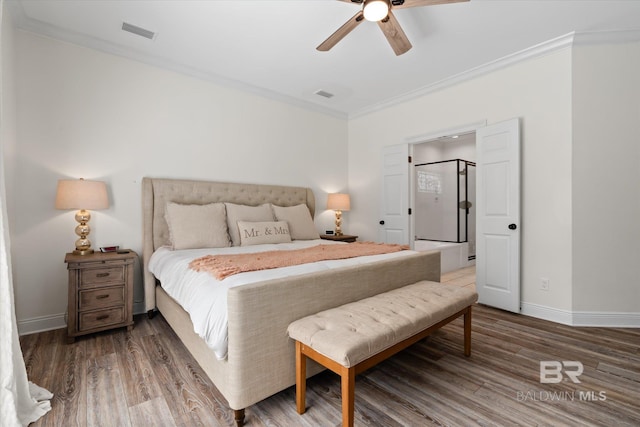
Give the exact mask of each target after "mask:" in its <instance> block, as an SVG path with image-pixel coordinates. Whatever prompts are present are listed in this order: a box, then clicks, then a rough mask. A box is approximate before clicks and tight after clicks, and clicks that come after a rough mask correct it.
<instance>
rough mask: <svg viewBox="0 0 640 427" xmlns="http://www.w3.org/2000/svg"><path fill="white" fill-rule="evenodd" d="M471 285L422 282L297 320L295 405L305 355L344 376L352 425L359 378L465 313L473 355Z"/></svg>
mask: <svg viewBox="0 0 640 427" xmlns="http://www.w3.org/2000/svg"><path fill="white" fill-rule="evenodd" d="M477 299H478V294H477V293H476V292H475V291H474V290H472V289H468V288H461V287H457V286H453V285H445V284H442V283H437V282H429V281H421V282H418V283H414V284H412V285H408V286H405V287H402V288H398V289H394V290H392V291H389V292H385V293H382V294H378V295H375V296H373V297H370V298H365V299H363V300H360V301H356V302H353V303H349V304H345V305H343V306H340V307H336V308H333V309H330V310H326V311H322V312H320V313H317V314H315V315H311V316H307V317H305V318H302V319H299V320H296V321H295V322H293V323H291V324H290V325H289V328H288V332H289V336H290V337H291V338H292V339H294V340H295V342H296V405H297V410H298V413H299V414H303V413H304V412H305V410H306V407H305V393H306V370H307V368H306V366H307V360H306V358H307V357H308V358H310V359H312V360H315V361H316V362H318V363H319V364H321V365H322V366H324V367H325V368H328V369H330V370H331V371H333V372H335V373H337V374H338V375H340V376H341V384H342V385H341V388H342V425H343V426H353V420H354V415H353V412H354V398H355V376H356V375H357V374H359V373H361V372H363V371H365V370H366V369H369V368H371V367H372V366H374V365H376V364H377V363H379V362H381V361H383V360H384V359H387V358H388V357H390V356H392V355H394V354H395V353H397V352H399V351H400V350H403V349H405V348H406V347H408V346H410V345H412V344H414V343H416V342H418V341H420V340H421V339H423V338H424V337H426V336H427V335H429V334H430V333H431V332H433V331H434V330H436V329H438V328H440V327H441V326H444V325H445V324H447V323H449V322H451V321H452V320H454V319H456V318H458V317H459V316H461V315H464V354H465V356H469V355H470V354H471V305H472V304H473V303H475V302H476V301H477Z"/></svg>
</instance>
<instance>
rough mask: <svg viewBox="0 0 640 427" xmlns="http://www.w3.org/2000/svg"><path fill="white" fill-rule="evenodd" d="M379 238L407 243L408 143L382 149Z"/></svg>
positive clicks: (385, 240)
mask: <svg viewBox="0 0 640 427" xmlns="http://www.w3.org/2000/svg"><path fill="white" fill-rule="evenodd" d="M380 204H381V206H380V231H379V233H378V234H379V240H380V241H381V242H385V243H397V244H401V245H408V244H409V144H400V145H393V146H390V147H384V149H383V150H382V196H381V202H380Z"/></svg>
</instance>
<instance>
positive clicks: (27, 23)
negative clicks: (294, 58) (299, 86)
mask: <svg viewBox="0 0 640 427" xmlns="http://www.w3.org/2000/svg"><path fill="white" fill-rule="evenodd" d="M4 4H5V5H6V6H7V9H8V11H9V12H10V14H11V16H12V17H13V20H14V22H15V24H16V27H17V28H18V29H20V30H23V31H28V32H32V33H35V34H37V35H41V36H45V37H49V38H52V39H55V40H61V41H65V42H68V43H71V44H74V45H80V46H88V47H90V48H93V49H96V50H98V51H101V52H104V53H109V54H113V55H117V56H122V57H125V58H127V59H131V60H134V61H137V62H141V63H145V64H148V65H152V66H155V67H158V68H163V69H166V70H170V71H174V72H177V73H180V74H184V75H188V76H191V77H195V78H198V79H200V80H205V81H209V82H211V83H214V84H217V85H220V86H223V87H228V88H232V89H236V90H240V91H244V92H249V93H252V94H254V95H257V96H260V97H263V98H266V99H271V100H275V101H279V102H283V103H286V104H289V105H293V106H297V107H299V108H303V109H307V110H311V111H314V112H317V113H320V114H325V115H328V116H331V117H335V118H338V119H342V120H350V119H355V118H358V117H361V116H365V115H367V114H371V113H374V112H377V111H380V110H383V109H386V108H389V107H393V106H396V105H399V104H402V103H405V102H407V101H411V100H414V99H416V98H420V97H422V96H425V95H428V94H430V93H434V92H437V91H440V90H443V89H446V88H448V87H451V86H454V85H457V84H460V83H462V82H465V81H468V80H472V79H475V78H478V77H480V76H483V75H486V74H489V73H492V72H494V71H497V70H500V69H503V68H507V67H509V66H511V65H514V64H517V63H520V62H523V61H527V60H530V59H533V58H536V57H540V56H543V55H547V54H549V53H552V52H555V51H558V50H560V49H565V48H570V47H573V46H585V45H597V44H618V43H633V42H638V41H640V29H631V30H617V31H613V30H612V31H592V32H571V33H568V34H565V35H563V36H560V37H556V38H554V39H551V40H548V41H545V42H542V43H539V44H537V45H534V46H531V47H529V48H527V49H523V50H521V51H519V52H515V53H513V54H510V55H507V56H504V57H502V58H500V59H497V60H495V61H491V62H488V63H486V64H483V65H480V66H478V67H475V68H472V69H469V70H466V71H463V72H461V73H458V74H455V75H453V76H450V77H447V78H445V79H442V80H440V81H438V82H435V83H433V84H430V85H427V86H424V87H421V88H419V89H416V90H412V91H410V92H406V93H404V94H401V95H399V96H395V97H392V98H389V99H387V100H385V101H382V102H379V103H376V104H372V105H370V106H367V107H365V108H362V109H360V110H357V111H354V112H352V113H345V112H343V111H339V110H335V109H332V108H329V107H325V106H322V105H318V104H315V103H312V102H308V101H304V100H300V99H297V98H294V97H291V96H288V95H283V94H281V93H278V92H275V91H271V90H268V89H264V88H260V87H257V86H253V85H250V84H247V83H243V82H240V81H237V80H233V79H229V78H227V77H223V76H220V75H217V74H214V73H209V72H206V71H203V70H199V69H196V68H192V67H188V66H185V65H182V64H178V63H176V62H174V61H170V60H168V59H165V58H160V57H155V56H152V55H147V54H144V53H142V52H139V51H134V50H131V49H130V48H126V47H124V46H120V45H116V44H113V43H107V42H104V41H102V40H99V39H97V38H94V37H89V36H87V35H84V34H80V33H76V32H72V31H68V30H63V29H61V28H58V27H55V26H52V25H50V24H47V23H45V22H42V21H38V20H35V19H32V18H29V17H27V16H26V14H25V13H24V9H23V8H22V5H21V4H20V3H19V2H18V1H15V0H7V1H5V2H4Z"/></svg>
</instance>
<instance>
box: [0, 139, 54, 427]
mask: <svg viewBox="0 0 640 427" xmlns="http://www.w3.org/2000/svg"><path fill="white" fill-rule="evenodd" d="M1 148H2V147H1V143H0V149H1ZM0 151H1V150H0ZM0 196H1V197H0V348H1V350H0V405H2V406H1V407H0V414H2V415H0V423H2V427H5V426H6V427H9V426H19V425H23V426H26V425H28V424H29V423H32V422H34V421H36V420H37V419H38V418H40V417H41V416H42V415H44V414H45V413H47V411H49V410H50V409H51V404H50V403H49V400H48V399H51V398H52V397H53V395H52V394H51V393H50V392H49V391H47V390H45V389H43V388H42V387H38V386H37V385H35V384H33V383H32V382H29V381H28V380H27V368H26V367H25V365H24V360H23V358H22V350H21V349H20V342H19V341H18V327H17V322H16V314H15V309H14V306H13V301H14V299H13V283H12V280H11V257H10V255H9V227H8V224H7V207H6V206H5V201H6V200H7V199H6V197H5V191H4V168H3V167H2V162H0Z"/></svg>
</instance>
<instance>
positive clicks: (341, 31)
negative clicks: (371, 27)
mask: <svg viewBox="0 0 640 427" xmlns="http://www.w3.org/2000/svg"><path fill="white" fill-rule="evenodd" d="M362 21H364V13H362V11H359V12H358V13H356V14H355V15H354V16H353V17H352V18H351V19H349V20H348V21H347V22H345V23H344V25H343V26H342V27H340V28H338V29H337V30H336V32H335V33H333V34H331V35H330V36H329V38H328V39H326V40H325V41H323V42H322V43H320V46H318V47H317V48H316V49H318V50H319V51H322V52H326V51H328V50H329V49H331V48H332V47H334V46H335V45H336V44H337V43H338V42H339V41H340V40H342V39H343V38H344V36H346V35H347V34H349V33H350V32H351V31H353V29H354V28H356V27H357V26H358V24H360V23H361V22H362Z"/></svg>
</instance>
